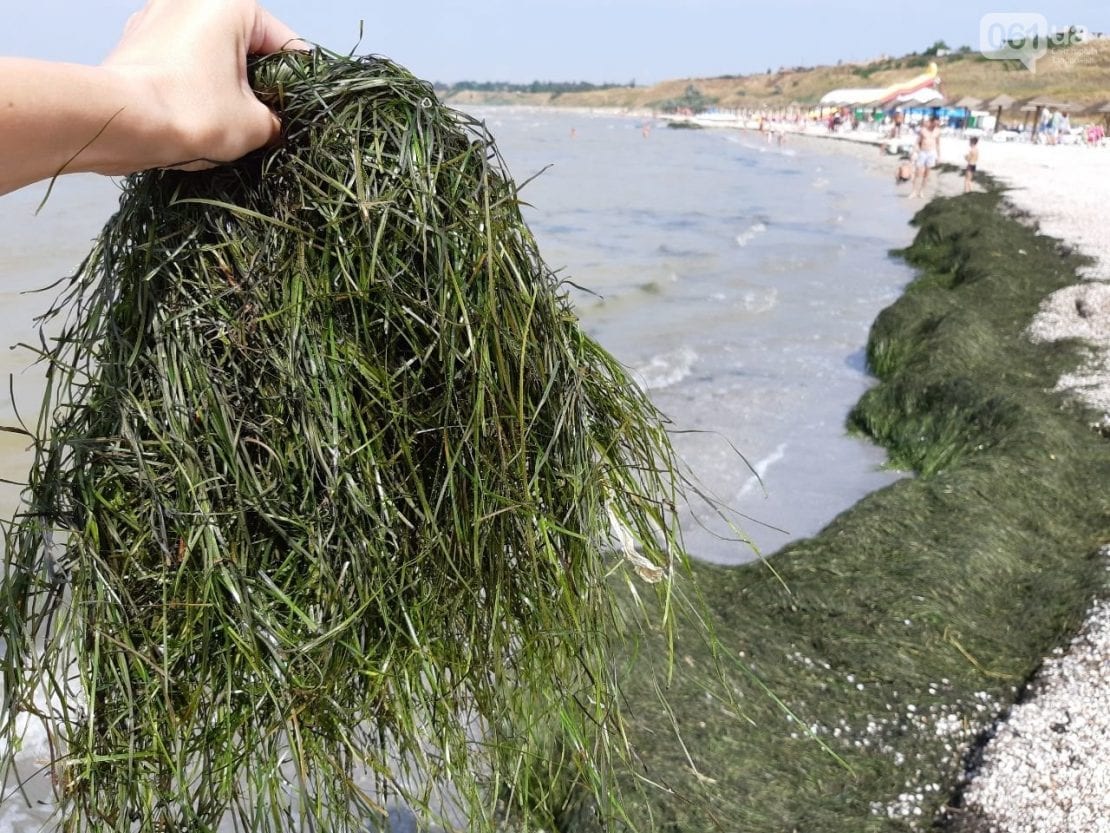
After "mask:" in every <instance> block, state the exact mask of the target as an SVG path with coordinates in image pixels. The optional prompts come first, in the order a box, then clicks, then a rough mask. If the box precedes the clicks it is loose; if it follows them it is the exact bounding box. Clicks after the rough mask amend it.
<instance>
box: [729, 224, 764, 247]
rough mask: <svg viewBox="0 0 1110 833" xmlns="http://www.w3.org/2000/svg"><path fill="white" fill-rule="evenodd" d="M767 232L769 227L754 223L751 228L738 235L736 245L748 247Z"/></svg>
mask: <svg viewBox="0 0 1110 833" xmlns="http://www.w3.org/2000/svg"><path fill="white" fill-rule="evenodd" d="M765 231H767V226H766V225H764V224H763V223H761V222H755V223H752V224H751V225H750V226H748V227H747V228H746V229H744V230H743V231H742V232H740V233H739V234H738V235H736V245H738V246H747V245H748V244H749V243H751V242H752V241H753V240H755V238H756V237H757V236H758V235H760V234H763V232H765Z"/></svg>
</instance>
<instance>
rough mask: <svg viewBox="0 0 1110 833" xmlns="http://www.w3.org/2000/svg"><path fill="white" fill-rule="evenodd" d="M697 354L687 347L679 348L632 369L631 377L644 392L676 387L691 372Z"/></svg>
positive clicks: (653, 357)
mask: <svg viewBox="0 0 1110 833" xmlns="http://www.w3.org/2000/svg"><path fill="white" fill-rule="evenodd" d="M697 360H698V354H697V353H695V352H694V351H693V349H691V348H689V347H680V348H679V349H677V350H672V351H670V352H668V353H660V354H659V355H656V356H652V357H651V358H650V359H648V360H647V361H646V362H645V363H644V364H641V365H637V366H636V367H634V368H633V369H632V373H633V375H634V376H635V377H636V379H637V380H638V381H639V382H640V385H641V387H643V388H644V389H645V390H659V389H660V388H669V387H670V386H671V385H677V384H678V383H679V382H681V381H682V380H683V379H685V378H686V377H687V376H689V375H690V373H691V372H693V369H694V364H695V363H696V362H697Z"/></svg>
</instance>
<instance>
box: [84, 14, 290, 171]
mask: <svg viewBox="0 0 1110 833" xmlns="http://www.w3.org/2000/svg"><path fill="white" fill-rule="evenodd" d="M304 48H305V44H304V42H303V41H300V40H299V39H298V38H297V36H296V34H295V33H294V32H293V31H292V30H291V29H290V28H289V27H288V26H286V25H285V24H284V23H281V22H280V21H279V20H277V19H276V18H274V17H273V16H272V15H270V14H269V12H267V11H266V10H265V9H263V8H262V7H261V6H260V5H258V3H257V2H256V0H149V2H148V3H147V5H146V6H145V7H144V8H143V9H142V10H141V11H140V12H138V13H136V14H135V15H133V16H132V17H131V19H130V20H129V21H128V23H127V27H126V29H125V31H124V34H123V37H122V39H121V40H120V42H119V44H118V45H117V46H116V48H115V50H114V51H113V52H112V53H111V55H109V57H108V58H107V59H106V60H105V61H104V63H103V64H102V69H104V70H107V71H109V72H111V73H113V74H115V75H116V76H117V77H118V78H119V80H120V82H121V83H123V84H124V85H129V86H130V87H131V88H132V89H133V90H134V91H135V95H134V99H133V102H132V103H129V104H127V105H125V110H124V112H122V113H121V114H120V115H121V117H122V118H123V119H125V120H127V121H133V120H136V119H138V120H142V121H143V122H145V123H144V124H143V125H142V126H141V127H139V128H138V129H137V130H135V131H134V133H135V135H136V136H137V137H144V138H143V139H142V140H141V147H135V148H134V149H133V152H132V153H131V154H130V155H129V159H130V161H129V162H128V163H127V164H126V166H124V167H126V168H128V169H129V170H122V169H121V170H103V171H102V172H103V173H131V172H132V171H134V170H141V169H144V168H155V167H170V166H173V167H180V168H182V169H185V170H202V169H204V168H210V167H213V166H215V165H217V164H219V163H221V162H230V161H232V160H235V159H238V158H239V157H241V156H243V155H244V154H246V153H248V152H250V151H252V150H254V149H256V148H258V147H261V146H263V145H265V144H267V143H268V142H271V141H273V140H274V139H275V138H276V137H277V135H278V133H279V131H280V129H281V125H280V123H279V121H278V118H277V116H275V115H274V114H273V112H272V111H270V110H269V108H267V107H266V106H265V105H264V104H262V102H260V101H259V100H258V99H257V98H256V97H255V95H254V93H253V92H252V91H251V88H250V85H249V84H248V81H247V66H246V59H247V55H253V54H269V53H271V52H278V51H281V50H283V49H304Z"/></svg>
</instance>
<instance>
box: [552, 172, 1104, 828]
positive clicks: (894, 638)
mask: <svg viewBox="0 0 1110 833" xmlns="http://www.w3.org/2000/svg"><path fill="white" fill-rule="evenodd" d="M914 222H915V224H916V225H917V226H918V232H917V235H916V239H915V241H914V243H913V244H912V245H911V246H910V247H909V248H908V249H906V250H904V251H902V252H900V253H896V254H900V255H901V256H903V257H904V258H905V259H906V260H907V261H908V263H910V264H911V265H912V266H914V267H916V268H917V269H918V270H920V271H919V274H918V276H917V277H916V279H915V280H913V281H912V282H911V283H910V284H909V286H908V287H907V288H906V290H905V293H904V295H903V296H902V297H901V298H900V299H899V300H898V301H897V302H895V303H894V304H893V305H892V306H891V307H889V308H888V309H886V310H884V311H883V312H882V313H881V314H880V316H879V317H878V318H877V320H876V321H875V323H874V325H873V328H872V331H871V335H870V341H869V346H868V359H869V363H870V367H871V369H872V371H873V372H874V373H875V375H876V376H877V377H878V383H877V384H876V385H875V386H874V387H873V388H872V389H871V390H870V391H868V392H867V393H866V394H865V395H864V396H863V398H862V399H861V401H860V402H859V403H858V405H857V407H856V408H855V409H854V411H853V412H852V414H851V416H850V425H851V426H852V427H853V428H854V429H856V430H858V431H860V432H862V433H863V434H866V435H867V436H869V437H872V438H874V439H875V440H876V441H877V442H878V443H880V444H881V445H883V446H884V447H885V448H887V449H888V451H889V455H890V459H891V461H892V463H893V464H894V465H897V466H899V467H903V468H906V469H908V470H912V472H913V476H912V477H909V478H907V479H904V480H901V481H899V482H897V483H895V484H893V485H891V486H889V487H887V488H885V489H883V490H881V491H879V492H876V493H874V494H872V495H870V496H868V497H867V498H865V499H864V500H862V501H860V502H859V503H858V504H857V505H856V506H854V507H853V508H851V509H849V510H848V511H846V512H844V513H842V514H841V515H840V516H839V517H837V518H836V519H835V520H834V521H833V522H832V523H831V524H830V525H829V526H828V527H827V528H826V529H825V530H823V531H822V532H821V533H820V534H819V535H817V536H815V537H814V538H812V539H809V540H805V541H801V542H798V543H796V544H794V545H792V546H790V547H788V548H787V549H785V550H784V551H782V552H781V553H779V554H777V555H775V556H774V557H773V559H772V560H771V563H773V565H774V567H775V575H771V574H770V573H769V572H768V571H767V570H766V569H764V568H762V567H761V566H759V565H752V566H750V567H743V568H723V567H718V566H713V565H707V564H697V565H696V567H695V579H696V582H697V584H698V585H699V586H700V587H701V588H702V591H703V593H704V596H705V600H706V603H707V605H708V607H709V608H710V609H711V611H712V614H713V627H714V628H715V633H716V634H717V636H718V637H719V639H720V641H721V643H722V647H723V650H724V651H725V652H732V653H734V654H735V655H737V656H738V657H740V658H741V659H742V660H743V661H745V663H746V668H741V667H736V668H734V669H733V670H732V671H730V672H729V673H728V674H727V677H728V678H729V679H728V680H727V682H728V683H729V684H730V686H731V688H732V689H733V691H734V695H735V697H736V699H737V701H738V703H739V704H740V710H739V713H736V712H734V711H732V710H728V709H725V710H722V709H721V708H719V704H718V703H716V702H714V700H712V699H711V698H707V697H706V696H705V686H704V684H703V683H704V677H705V675H707V674H710V673H711V672H712V668H713V663H714V658H713V657H712V656H710V655H708V654H707V653H706V652H704V651H703V650H702V649H701V648H700V647H699V646H698V645H697V644H696V643H695V642H690V643H687V642H686V641H685V640H684V639H683V629H682V628H681V627H680V628H679V630H678V638H677V641H676V646H675V651H676V657H677V659H678V662H677V669H678V671H677V674H676V678H675V681H674V684H673V685H672V687H671V688H670V689H669V690H668V692H667V701H668V704H669V708H670V709H671V713H672V714H673V715H674V716H675V720H676V724H677V728H678V731H679V733H680V734H681V737H682V739H683V741H684V746H683V747H678V746H677V745H675V744H674V743H673V742H672V741H671V740H669V739H668V738H666V737H663V736H661V735H659V734H657V733H656V732H655V727H656V726H657V725H658V724H659V721H660V715H658V713H657V711H656V710H655V709H653V708H652V706H651V700H652V698H653V693H652V690H651V687H650V686H646V685H644V686H639V687H637V685H636V679H637V677H636V675H635V674H633V675H632V678H631V682H630V685H629V689H628V693H629V701H630V705H631V712H632V713H633V714H635V715H636V716H637V718H638V719H637V720H635V721H633V726H632V730H631V732H630V736H631V738H632V741H633V743H634V744H635V745H636V746H637V748H638V749H639V751H640V754H641V756H642V760H643V761H644V766H645V771H646V772H647V774H648V776H649V777H651V778H653V779H654V780H656V781H657V782H658V783H660V784H662V785H664V786H666V787H667V788H669V789H670V790H671V793H670V794H669V795H667V794H663V793H657V794H654V795H652V796H647V797H646V800H645V801H644V803H642V804H640V805H638V806H637V807H636V808H635V810H634V812H633V817H634V818H646V817H648V816H650V817H652V818H653V819H655V820H656V823H657V829H659V830H665V831H668V833H680V832H681V833H705V831H711V830H721V831H736V830H743V831H745V833H782V831H791V830H797V831H805V832H806V833H844V831H847V830H851V831H853V833H880V832H881V833H906V832H907V831H926V830H952V831H957V830H958V831H972V830H977V829H979V828H977V827H976V824H977V822H978V820H976V819H974V818H968V817H967V816H966V815H965V812H964V810H963V808H962V807H961V801H960V790H961V785H962V784H963V783H964V778H965V773H966V771H967V770H968V769H969V768H971V767H973V766H974V763H975V759H976V754H977V751H978V750H979V749H980V748H981V744H982V743H983V742H985V740H986V739H987V738H988V737H989V736H990V733H991V729H992V726H994V725H995V724H996V721H997V720H999V719H1002V718H1004V716H1005V715H1006V713H1007V710H1008V709H1009V707H1010V705H1011V704H1013V703H1014V702H1015V700H1016V699H1019V698H1020V697H1021V696H1022V694H1023V692H1024V690H1025V685H1026V683H1027V682H1028V681H1029V680H1030V678H1031V676H1032V675H1033V673H1034V672H1035V671H1036V669H1037V667H1038V665H1039V663H1040V661H1041V658H1042V657H1044V656H1046V655H1048V654H1049V653H1050V652H1051V651H1052V650H1053V649H1054V648H1056V647H1058V646H1062V645H1065V644H1066V643H1067V641H1068V638H1069V637H1070V636H1071V635H1072V634H1073V633H1074V632H1075V631H1076V629H1077V628H1078V626H1079V624H1080V623H1081V621H1082V619H1083V616H1084V613H1085V611H1086V610H1087V609H1088V607H1089V605H1090V603H1091V602H1092V601H1093V599H1095V598H1097V597H1100V596H1104V595H1105V594H1106V593H1107V589H1108V588H1107V580H1106V575H1107V570H1106V567H1107V565H1106V563H1105V557H1104V556H1102V555H1100V548H1101V547H1103V546H1104V545H1105V544H1107V543H1108V542H1110V501H1108V500H1107V498H1106V495H1105V490H1104V489H1102V488H1100V487H1099V485H1098V484H1105V483H1107V482H1110V442H1108V440H1107V439H1106V438H1105V437H1103V436H1101V435H1100V433H1099V432H1097V431H1096V430H1093V429H1092V427H1091V425H1092V423H1093V422H1094V421H1095V419H1094V418H1095V416H1097V415H1093V414H1090V413H1087V412H1085V411H1084V410H1083V408H1081V407H1080V406H1078V405H1076V404H1075V403H1073V402H1069V401H1066V400H1065V399H1064V398H1063V396H1062V395H1060V394H1057V393H1055V392H1054V387H1055V384H1056V380H1057V379H1058V378H1059V376H1060V375H1061V373H1062V372H1064V371H1067V370H1070V369H1073V368H1074V367H1075V366H1076V365H1077V364H1078V363H1079V361H1080V359H1081V356H1082V346H1081V345H1078V344H1062V343H1053V344H1034V343H1032V342H1031V341H1030V340H1029V338H1028V337H1027V336H1026V334H1025V330H1026V328H1027V327H1028V325H1029V323H1030V321H1031V320H1032V318H1033V316H1034V313H1035V312H1036V311H1037V309H1038V307H1039V305H1040V303H1041V301H1042V300H1043V299H1044V298H1045V297H1046V296H1047V295H1049V294H1050V293H1052V292H1053V291H1055V290H1056V289H1059V288H1062V287H1064V286H1068V285H1071V284H1074V283H1077V282H1078V281H1079V278H1078V277H1077V272H1076V270H1077V269H1078V268H1079V267H1080V266H1082V264H1083V263H1084V261H1083V260H1082V259H1081V258H1079V257H1078V256H1075V255H1073V254H1071V253H1069V251H1068V250H1067V249H1066V248H1065V247H1064V246H1063V245H1062V244H1061V243H1060V242H1059V241H1057V240H1054V239H1052V238H1048V237H1045V236H1042V235H1040V234H1038V233H1037V231H1036V230H1035V228H1034V227H1032V226H1031V224H1029V223H1028V222H1023V220H1022V218H1020V217H1017V216H1015V213H1014V212H1013V211H1012V209H1009V208H1008V207H1007V205H1006V204H1005V203H1004V194H1003V193H1001V192H1000V191H998V190H997V189H995V190H991V191H989V192H988V193H976V194H970V195H965V196H961V197H956V198H952V199H937V200H935V201H933V202H931V203H930V204H929V205H928V206H926V207H925V208H924V209H923V210H922V211H921V212H919V214H918V215H917V217H916V218H915V220H914ZM648 653H649V654H650V652H648ZM768 689H769V690H770V691H772V692H773V693H774V694H775V695H776V696H777V697H778V698H780V699H781V700H782V703H783V704H784V705H785V706H787V707H788V709H789V711H787V712H784V711H783V709H782V708H781V706H780V705H779V704H777V703H776V702H775V701H774V699H773V698H770V697H768V696H767V693H766V692H767V690H768ZM817 741H820V743H818V742H817ZM694 790H698V791H699V799H698V800H697V801H687V800H683V799H681V798H679V797H680V796H686V795H692V794H693V792H694ZM596 829H599V828H597V827H594V826H590V825H588V824H578V825H575V826H569V827H565V828H564V830H565V831H566V833H570V831H575V833H580V831H587V830H596Z"/></svg>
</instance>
